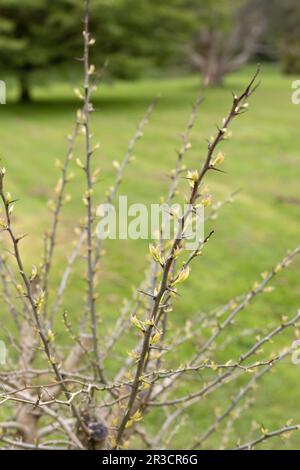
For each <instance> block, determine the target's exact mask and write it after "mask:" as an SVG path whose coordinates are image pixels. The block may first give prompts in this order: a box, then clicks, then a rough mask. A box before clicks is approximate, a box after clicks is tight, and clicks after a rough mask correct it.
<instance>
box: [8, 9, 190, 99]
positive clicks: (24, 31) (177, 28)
mask: <svg viewBox="0 0 300 470" xmlns="http://www.w3.org/2000/svg"><path fill="white" fill-rule="evenodd" d="M184 3H185V2H184V0H172V1H170V0H167V1H165V2H163V3H162V2H159V1H158V0H139V1H138V2H136V1H134V0H115V1H114V2H110V1H107V0H94V1H93V3H92V9H93V25H92V26H93V31H94V37H95V38H96V39H97V47H96V48H95V52H94V53H93V60H94V61H96V62H97V64H99V63H103V62H104V61H105V60H106V59H110V66H109V73H110V74H111V75H113V76H116V77H119V78H136V77H138V76H139V75H140V74H141V72H142V71H143V72H145V71H146V70H149V69H153V68H156V67H162V66H163V65H166V64H167V63H170V60H171V58H173V56H174V55H175V54H176V53H177V51H178V47H179V45H180V44H181V43H182V42H183V41H184V38H186V35H187V33H188V31H190V30H191V28H192V25H193V14H192V12H191V11H189V10H187V9H184V8H183V6H184ZM0 6H1V13H0V50H1V53H0V64H1V66H2V67H3V69H4V70H5V72H10V73H13V74H15V75H16V76H17V78H18V81H19V85H20V99H21V101H23V102H24V101H25V102H26V101H29V100H30V98H31V96H30V80H31V77H32V75H33V74H34V72H36V71H39V70H46V69H49V68H50V67H53V66H54V67H56V68H57V67H58V66H60V65H62V64H63V65H73V66H74V64H75V60H74V58H76V57H77V58H78V57H79V56H80V54H81V50H80V43H79V38H78V34H77V31H76V28H78V24H80V21H81V18H82V2H78V1H77V0H58V1H55V2H53V1H50V0H23V1H22V3H21V4H20V2H19V1H18V0H0Z"/></svg>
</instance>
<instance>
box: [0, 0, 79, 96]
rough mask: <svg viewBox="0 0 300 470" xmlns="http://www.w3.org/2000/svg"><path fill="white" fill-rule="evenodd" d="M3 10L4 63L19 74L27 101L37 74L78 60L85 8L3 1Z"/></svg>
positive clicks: (38, 0) (0, 40) (0, 44)
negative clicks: (83, 9)
mask: <svg viewBox="0 0 300 470" xmlns="http://www.w3.org/2000/svg"><path fill="white" fill-rule="evenodd" d="M79 3H80V2H79ZM0 7H1V10H0V11H1V13H0V50H1V54H0V64H1V67H2V69H3V70H4V71H5V73H13V74H15V75H16V77H17V78H18V81H19V86H20V100H21V101H23V102H26V101H29V100H30V99H31V94H30V79H31V76H32V74H33V72H35V71H36V70H41V69H46V68H49V67H50V66H53V65H58V64H62V63H66V62H69V61H70V60H71V59H72V58H73V57H74V54H75V52H76V50H78V48H79V47H77V46H79V41H78V34H76V28H78V21H79V22H80V14H81V13H80V10H81V8H80V7H79V6H78V2H76V1H75V0H59V1H57V2H53V1H50V0H24V1H22V2H19V1H18V0H1V2H0Z"/></svg>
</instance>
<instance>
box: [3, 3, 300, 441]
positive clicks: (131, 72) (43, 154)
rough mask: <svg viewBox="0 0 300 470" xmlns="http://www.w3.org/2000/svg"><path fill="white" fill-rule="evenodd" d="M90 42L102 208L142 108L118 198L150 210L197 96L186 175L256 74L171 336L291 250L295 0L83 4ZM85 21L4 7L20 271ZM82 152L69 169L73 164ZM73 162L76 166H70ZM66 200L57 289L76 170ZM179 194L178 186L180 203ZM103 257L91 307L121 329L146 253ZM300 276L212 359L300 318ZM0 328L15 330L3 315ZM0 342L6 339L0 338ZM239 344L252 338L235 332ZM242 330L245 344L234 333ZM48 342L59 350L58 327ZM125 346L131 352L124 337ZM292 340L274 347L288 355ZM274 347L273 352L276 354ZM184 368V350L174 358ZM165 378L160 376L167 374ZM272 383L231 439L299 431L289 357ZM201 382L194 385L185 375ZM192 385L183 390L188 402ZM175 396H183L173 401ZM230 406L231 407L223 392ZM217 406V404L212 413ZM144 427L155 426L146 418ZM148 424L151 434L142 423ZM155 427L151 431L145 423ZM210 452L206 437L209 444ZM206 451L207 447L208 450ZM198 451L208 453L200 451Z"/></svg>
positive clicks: (33, 245)
mask: <svg viewBox="0 0 300 470" xmlns="http://www.w3.org/2000/svg"><path fill="white" fill-rule="evenodd" d="M91 3H92V23H91V30H92V32H93V37H94V38H95V39H96V43H95V46H94V47H93V48H92V49H93V56H92V62H93V63H94V64H95V65H96V67H98V68H101V67H102V66H103V64H104V63H105V62H107V63H108V64H107V66H106V70H105V74H104V77H103V80H102V83H101V86H100V87H99V89H98V91H97V92H96V94H95V100H94V104H95V109H96V112H95V113H94V114H93V117H92V126H93V132H94V141H95V143H96V142H97V141H98V140H99V141H100V143H101V147H100V151H99V153H98V154H97V157H96V160H95V165H96V166H100V167H101V169H102V173H101V181H100V184H99V185H98V186H97V189H96V191H95V202H96V203H97V204H98V203H99V204H100V203H101V202H103V199H104V198H105V192H106V191H107V189H108V188H109V187H110V185H111V184H112V182H113V181H114V178H115V170H114V168H113V165H112V162H113V161H114V160H117V161H121V160H122V157H123V155H124V154H125V151H126V148H127V145H128V141H129V139H130V138H131V137H132V135H133V134H134V132H135V128H136V125H137V123H138V121H139V120H140V119H141V117H142V115H143V114H144V112H145V109H146V107H147V105H148V104H149V102H150V101H151V100H152V99H153V98H155V97H156V96H158V95H159V96H160V98H159V100H158V103H157V104H156V107H155V110H154V113H153V115H152V117H151V120H150V123H149V124H148V126H147V128H146V129H145V132H144V136H143V139H142V140H141V141H140V142H139V143H138V145H137V147H136V149H135V156H136V159H135V161H134V162H133V163H132V165H130V167H129V168H128V171H127V172H126V174H125V178H124V182H123V184H122V187H121V191H120V193H121V194H126V195H128V197H129V202H141V203H145V204H150V203H155V202H157V201H159V198H160V197H161V196H165V195H166V193H167V190H168V186H169V178H168V176H167V175H168V174H169V172H170V169H171V168H173V167H174V165H175V160H176V153H175V149H178V148H180V145H181V140H180V139H181V137H180V136H181V133H182V132H183V131H184V129H185V127H186V124H187V121H188V117H189V115H190V112H191V107H192V103H193V101H194V99H195V98H196V96H197V95H199V94H202V95H203V96H204V97H205V99H204V101H203V103H202V104H201V106H200V112H199V117H198V120H197V124H196V126H195V128H194V130H193V133H192V137H191V142H192V149H191V151H190V152H189V154H188V159H187V161H186V165H187V167H188V168H192V169H193V168H195V167H196V166H199V164H200V162H201V161H202V159H203V157H204V155H205V152H206V148H207V139H208V138H209V137H210V136H211V135H212V134H213V133H214V132H215V128H216V124H217V123H220V121H221V119H222V118H223V116H224V115H226V113H227V110H228V108H229V105H230V103H231V93H232V92H236V93H238V92H239V91H241V90H242V89H243V88H244V87H245V85H246V84H247V83H248V82H249V80H250V78H251V77H252V76H253V73H254V71H255V69H256V64H257V63H258V62H259V63H260V64H261V74H260V78H261V86H260V87H259V89H258V91H257V92H256V94H255V96H253V98H252V99H251V102H250V108H249V112H247V113H246V114H245V115H244V116H241V117H240V118H239V119H238V120H236V122H235V123H234V125H233V137H232V139H231V140H230V141H229V142H228V143H226V146H225V145H224V148H223V149H222V150H223V151H224V153H225V157H226V160H225V164H224V170H225V172H226V174H221V173H218V174H217V173H216V172H212V173H214V174H213V175H209V178H208V181H207V183H208V184H209V186H210V188H211V191H212V194H213V203H214V204H215V203H217V202H218V201H224V200H226V199H227V198H228V197H229V196H230V194H232V193H233V192H234V191H236V190H239V194H238V195H237V196H236V198H235V202H234V204H228V205H226V206H225V207H224V208H223V209H222V211H220V214H219V217H218V218H217V219H216V220H213V221H210V222H209V224H207V227H206V230H207V232H208V231H209V230H211V229H214V230H215V235H214V239H213V240H212V241H211V243H210V244H209V246H208V247H207V249H206V255H205V256H204V257H203V258H201V259H200V260H199V262H197V263H195V265H193V270H192V274H191V276H190V279H189V282H188V283H187V284H186V286H185V287H184V289H183V292H182V296H181V297H180V299H179V300H178V302H177V306H176V309H175V311H174V315H173V317H172V319H171V321H172V323H173V325H174V327H176V325H179V324H182V323H183V322H186V321H188V319H189V318H190V317H191V316H192V315H195V314H197V313H199V312H208V311H211V310H213V309H215V308H217V307H218V306H219V305H221V304H225V303H226V302H228V301H229V300H230V299H232V298H235V297H236V296H239V295H241V294H243V293H244V292H246V291H247V290H248V289H249V288H250V287H251V286H252V285H253V283H254V282H255V281H256V280H259V279H260V273H261V272H262V271H266V270H270V269H271V268H272V266H274V265H275V264H277V262H278V261H279V260H281V259H282V257H283V256H284V255H285V253H286V251H287V250H288V249H292V248H294V247H295V246H297V245H298V244H299V239H300V237H299V228H300V226H299V216H300V194H299V177H300V170H299V163H300V157H299V156H300V136H299V128H300V107H299V106H296V105H294V104H292V100H291V96H292V91H293V90H292V83H293V81H294V80H297V79H300V3H299V0H284V1H282V0H232V1H231V0H164V1H161V0H92V2H91ZM82 14H83V2H81V1H80V0H0V80H5V82H6V84H7V104H6V105H5V106H0V143H1V145H0V157H1V165H3V166H5V167H6V168H7V186H8V189H9V190H10V191H11V193H12V195H13V197H14V198H17V199H19V202H18V203H17V207H16V209H15V215H14V220H15V223H16V224H17V227H18V230H19V231H20V232H25V233H29V234H30V236H29V237H27V238H26V239H25V240H24V242H23V245H22V247H23V255H24V258H25V260H26V262H27V264H28V266H29V269H30V267H31V265H32V264H36V265H39V263H40V261H41V259H42V254H43V233H44V232H45V230H47V229H48V228H49V225H50V223H49V220H50V219H49V211H48V210H47V202H48V201H49V199H51V198H52V197H53V195H54V189H53V188H54V187H55V183H56V180H57V178H58V170H57V168H54V162H55V160H56V159H61V160H62V159H63V158H64V155H65V152H66V136H67V135H68V134H69V133H70V132H71V130H72V122H74V116H75V113H76V109H77V108H78V107H79V106H80V102H79V101H78V99H77V98H76V97H75V95H74V93H73V88H74V87H78V86H80V85H81V83H82V72H81V63H80V61H79V60H78V58H80V57H81V56H82V34H81V29H82ZM82 146H83V143H82V142H80V141H79V142H78V143H77V146H76V149H75V152H74V157H75V158H76V157H80V156H81V151H82V148H83V147H82ZM75 158H74V160H75ZM72 171H74V174H75V180H74V182H72V183H71V184H70V186H69V191H70V195H71V196H72V199H71V202H70V203H69V204H68V205H67V206H66V207H65V208H64V213H63V217H62V220H61V224H60V232H59V237H58V246H57V254H58V258H57V263H56V265H55V266H54V269H53V272H52V284H53V290H54V289H55V288H56V286H57V283H58V281H59V279H60V276H61V274H62V272H63V269H64V266H65V262H66V259H67V256H68V254H69V253H70V252H71V250H72V240H73V239H74V228H75V227H76V225H77V224H78V220H79V218H80V217H82V216H83V214H84V211H85V208H84V206H83V203H82V194H83V192H84V181H83V180H82V173H81V170H80V169H78V168H76V165H75V164H74V168H73V169H72ZM185 189H186V188H185V183H184V182H183V187H182V188H180V192H181V196H180V197H181V200H182V195H183V194H184V191H185ZM106 248H107V256H105V257H104V258H103V266H102V268H101V282H100V283H99V288H98V289H99V294H100V297H99V300H98V308H99V311H100V312H101V315H102V318H103V322H104V326H106V327H107V328H110V327H111V325H112V324H113V323H114V321H115V319H116V318H118V315H119V312H120V309H121V308H122V305H123V302H124V299H126V298H130V297H131V295H132V290H133V289H136V288H137V286H138V285H139V283H140V282H141V280H142V279H143V272H144V269H145V267H146V265H147V259H146V256H147V252H148V241H146V240H138V241H134V242H133V241H130V240H127V241H123V242H122V243H115V242H113V241H111V242H109V243H108V244H107V246H106ZM82 263H83V261H82V260H79V263H78V265H77V266H76V269H75V272H74V275H73V277H72V279H71V282H70V285H69V290H68V296H67V297H66V301H65V304H64V305H63V307H64V308H66V309H67V310H68V312H69V315H70V318H78V310H80V309H81V308H82V309H83V308H84V279H83V276H82V272H83V265H82ZM299 268H300V263H299V261H296V262H295V263H294V264H293V265H292V266H291V267H290V268H289V270H287V271H286V272H284V273H282V275H280V276H278V278H277V279H276V282H275V283H274V287H275V290H274V292H272V293H271V294H265V295H263V296H261V297H260V298H259V299H257V301H256V302H255V303H254V304H253V305H252V306H251V307H250V308H249V309H247V311H246V312H244V313H242V314H241V316H240V317H239V319H238V321H237V323H236V325H234V326H232V330H231V333H232V336H231V338H230V340H229V341H228V343H227V344H225V343H224V340H222V341H221V344H220V345H219V346H220V348H219V352H218V356H217V357H216V361H220V362H224V361H225V360H228V359H233V358H236V357H238V354H240V353H241V352H243V351H245V350H247V349H248V348H249V347H250V346H251V345H252V343H253V333H257V334H260V333H261V332H262V331H264V328H265V327H266V326H268V328H270V327H271V326H274V325H277V324H278V322H280V321H281V320H280V319H281V317H282V315H288V316H289V317H291V316H294V314H295V311H296V309H297V308H299V295H300V285H299ZM0 319H1V322H2V323H1V324H5V329H8V330H9V328H10V327H11V328H12V325H11V323H10V320H9V316H8V315H7V314H6V312H5V309H4V307H3V306H2V305H1V310H0ZM2 330H3V328H2ZM247 331H248V334H247ZM245 332H246V333H245ZM56 334H57V336H58V337H59V338H60V339H61V341H62V342H64V341H65V338H64V336H63V335H64V330H63V328H62V322H61V319H60V318H58V321H57V325H56ZM126 341H128V340H126ZM126 341H124V342H123V343H122V344H121V345H120V348H119V350H118V351H116V355H115V357H114V358H113V362H112V363H111V364H109V366H110V367H111V368H112V369H113V368H116V369H117V368H118V366H119V364H120V361H122V359H123V357H124V354H125V353H126V352H127V351H128V350H129V349H130V346H129V344H128V342H126ZM291 341H292V338H290V337H288V335H287V336H285V337H281V338H279V339H278V340H277V342H278V344H276V345H274V350H277V349H278V346H283V345H290V344H291ZM272 347H273V346H272ZM179 354H180V357H179V359H178V360H179V361H180V363H182V362H184V360H185V359H186V358H188V357H189V356H190V354H191V351H190V349H188V348H187V349H184V348H182V350H181V351H180V353H179ZM171 366H172V364H171ZM276 372H277V373H276V374H268V377H266V378H265V379H264V381H263V383H262V384H261V386H260V388H259V390H258V391H257V392H256V394H257V396H256V398H257V400H256V404H255V407H254V408H253V409H252V408H251V409H250V410H248V411H247V412H246V413H245V416H244V418H243V420H238V421H237V424H236V426H237V428H236V434H234V436H235V438H236V439H237V437H238V436H239V435H240V434H243V436H247V432H248V431H249V430H250V429H252V428H253V426H254V428H255V426H256V425H258V426H260V425H262V424H263V425H264V427H265V428H269V429H272V428H277V427H281V426H282V425H283V424H284V423H285V422H286V421H287V420H288V419H294V421H295V422H299V421H300V409H299V400H300V387H299V379H300V369H299V368H298V367H297V366H295V365H293V364H291V363H290V360H289V359H287V361H286V362H285V363H283V364H281V365H280V366H279V367H278V368H277V369H276ZM197 380H201V377H199V378H197ZM193 387H197V383H194V384H193V383H191V384H190V385H189V390H191V389H193ZM183 392H184V391H183ZM226 393H227V395H226ZM231 395H232V389H231V387H230V386H228V387H227V388H226V390H225V389H224V390H222V393H221V395H220V394H219V396H218V393H217V394H216V397H215V403H214V402H209V403H206V402H205V401H204V402H203V403H201V404H199V406H198V405H197V406H195V407H192V409H191V410H190V413H192V414H193V417H194V418H195V417H196V418H198V419H196V421H195V419H194V420H193V424H191V423H189V421H188V420H187V423H186V426H185V428H184V429H185V432H184V433H182V434H181V435H178V436H176V437H175V442H174V446H175V447H179V448H180V447H181V448H185V446H188V445H189V442H190V441H191V436H195V435H199V429H198V428H197V423H205V424H208V423H209V422H211V416H212V414H216V413H217V407H218V406H220V403H224V406H225V405H226V403H228V402H229V400H230V397H231ZM220 400H221V401H220ZM151 419H152V422H153V423H157V420H159V419H161V417H160V416H159V414H157V415H155V414H154V416H153V417H151ZM151 419H150V426H151ZM154 429H157V426H154ZM216 439H217V436H216ZM209 444H210V445H213V444H214V442H210V443H209ZM209 444H208V445H209ZM268 445H269V446H273V447H275V448H276V447H277V448H281V447H283V448H298V449H299V448H300V446H299V438H298V437H297V436H293V437H291V440H290V441H285V442H283V441H281V440H279V439H278V440H276V439H275V440H274V441H273V440H272V441H271V442H270V443H269V444H268Z"/></svg>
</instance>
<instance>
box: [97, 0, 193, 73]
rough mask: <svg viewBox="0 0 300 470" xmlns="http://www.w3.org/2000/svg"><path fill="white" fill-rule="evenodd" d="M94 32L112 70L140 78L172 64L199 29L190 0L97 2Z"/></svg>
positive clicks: (114, 0)
mask: <svg viewBox="0 0 300 470" xmlns="http://www.w3.org/2000/svg"><path fill="white" fill-rule="evenodd" d="M92 4H93V15H92V30H93V31H95V34H96V36H97V41H98V43H99V46H98V47H99V49H98V50H97V53H100V54H101V55H102V57H103V59H106V58H108V59H111V60H110V64H109V71H110V73H112V74H113V75H114V76H117V77H120V78H136V77H138V76H139V75H140V74H141V73H143V72H145V71H146V70H149V69H155V68H161V67H163V66H166V65H167V64H170V62H171V61H172V60H173V59H174V57H176V56H177V55H178V52H180V50H181V46H182V45H183V44H184V43H186V41H187V38H188V37H189V35H190V33H191V31H193V30H195V28H196V21H195V18H194V13H193V11H192V10H191V9H189V8H186V0H163V1H162V0H106V1H105V0H93V2H92Z"/></svg>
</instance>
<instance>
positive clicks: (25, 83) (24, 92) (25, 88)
mask: <svg viewBox="0 0 300 470" xmlns="http://www.w3.org/2000/svg"><path fill="white" fill-rule="evenodd" d="M19 87H20V94H19V102H20V103H23V104H24V103H25V104H26V103H30V102H31V101H32V98H31V93H30V85H29V74H28V73H27V72H21V74H20V76H19Z"/></svg>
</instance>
